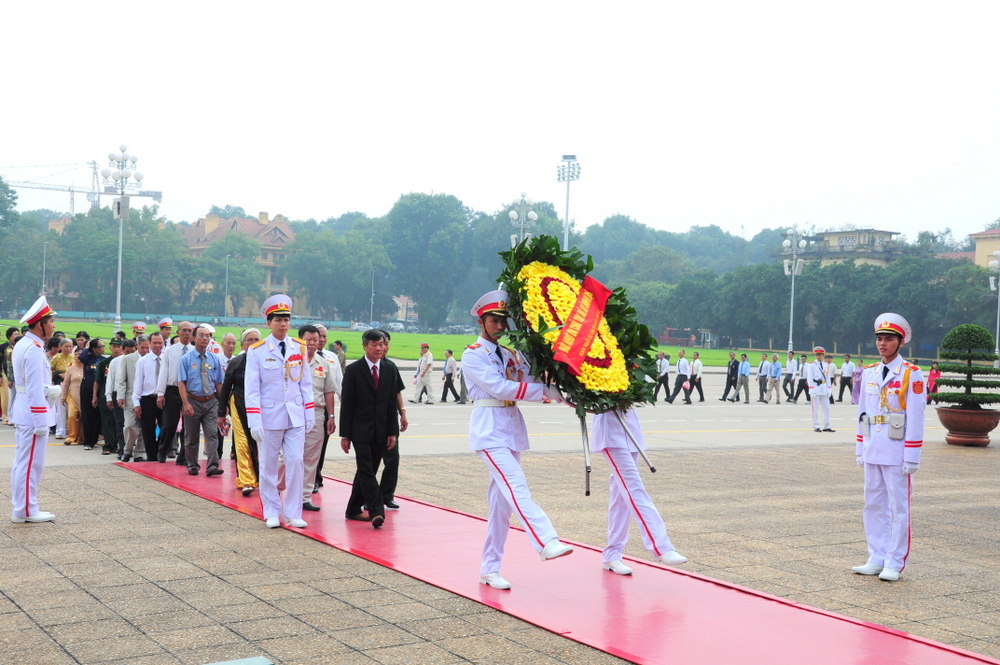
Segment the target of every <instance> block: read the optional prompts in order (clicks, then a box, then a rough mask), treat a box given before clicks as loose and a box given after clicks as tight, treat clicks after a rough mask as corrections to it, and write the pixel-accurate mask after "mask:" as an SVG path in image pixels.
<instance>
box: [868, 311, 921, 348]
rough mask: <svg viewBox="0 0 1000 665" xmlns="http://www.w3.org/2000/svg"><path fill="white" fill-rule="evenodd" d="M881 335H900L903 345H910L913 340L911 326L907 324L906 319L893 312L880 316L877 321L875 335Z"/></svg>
mask: <svg viewBox="0 0 1000 665" xmlns="http://www.w3.org/2000/svg"><path fill="white" fill-rule="evenodd" d="M879 333H893V334H896V335H899V336H900V337H902V338H903V344H909V343H910V340H911V339H912V338H913V331H912V330H911V329H910V324H909V323H907V322H906V319H904V318H903V317H901V316H900V315H899V314H893V313H892V312H886V313H885V314H879V315H878V318H877V319H875V334H876V335H877V334H879Z"/></svg>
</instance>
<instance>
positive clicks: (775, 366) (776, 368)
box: [768, 360, 781, 379]
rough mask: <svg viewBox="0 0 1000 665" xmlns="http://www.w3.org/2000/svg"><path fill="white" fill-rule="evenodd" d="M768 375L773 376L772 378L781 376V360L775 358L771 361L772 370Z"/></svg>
mask: <svg viewBox="0 0 1000 665" xmlns="http://www.w3.org/2000/svg"><path fill="white" fill-rule="evenodd" d="M768 376H769V377H771V378H772V379H780V378H781V361H779V360H775V361H774V362H772V363H771V371H770V372H768Z"/></svg>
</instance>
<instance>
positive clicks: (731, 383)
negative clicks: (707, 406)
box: [722, 375, 740, 399]
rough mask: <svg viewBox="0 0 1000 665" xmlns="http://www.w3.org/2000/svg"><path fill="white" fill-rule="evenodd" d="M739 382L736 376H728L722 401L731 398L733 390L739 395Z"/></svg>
mask: <svg viewBox="0 0 1000 665" xmlns="http://www.w3.org/2000/svg"><path fill="white" fill-rule="evenodd" d="M736 384H737V381H736V377H735V376H729V375H726V390H725V391H724V392H723V393H722V399H728V398H729V391H730V390H732V391H733V392H734V393H739V391H740V389H739V388H737V387H736Z"/></svg>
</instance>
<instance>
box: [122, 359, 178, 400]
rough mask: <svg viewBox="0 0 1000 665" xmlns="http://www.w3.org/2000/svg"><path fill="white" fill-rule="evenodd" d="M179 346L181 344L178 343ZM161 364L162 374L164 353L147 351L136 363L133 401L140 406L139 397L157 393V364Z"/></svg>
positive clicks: (161, 371) (162, 372)
mask: <svg viewBox="0 0 1000 665" xmlns="http://www.w3.org/2000/svg"><path fill="white" fill-rule="evenodd" d="M178 346H180V345H179V344H178ZM157 365H159V366H160V375H161V376H162V375H163V374H164V373H165V372H164V370H163V354H162V353H161V354H160V355H156V354H155V353H152V352H150V353H147V354H146V355H144V356H143V357H142V358H139V360H138V362H136V364H135V384H133V386H132V403H133V404H135V405H136V406H139V398H141V397H143V396H145V395H154V394H156V366H157Z"/></svg>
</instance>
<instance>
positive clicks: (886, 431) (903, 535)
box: [823, 313, 926, 582]
mask: <svg viewBox="0 0 1000 665" xmlns="http://www.w3.org/2000/svg"><path fill="white" fill-rule="evenodd" d="M912 336H913V334H912V332H911V330H910V324H909V323H907V322H906V319H904V318H903V317H901V316H900V315H899V314H892V313H886V314H882V315H881V316H879V317H878V318H877V319H875V346H876V348H877V349H878V354H879V355H880V356H881V357H882V359H881V361H879V362H877V363H872V364H871V365H866V366H865V368H864V369H863V370H862V372H861V377H860V379H859V382H860V383H861V395H860V399H859V400H858V432H857V434H858V443H857V447H856V454H857V462H858V466H860V467H862V468H864V470H865V512H864V518H865V536H866V538H867V539H868V563H866V564H865V565H863V566H856V567H855V568H854V572H856V573H859V574H861V575H878V577H879V579H880V580H886V581H887V582H894V581H896V580H898V579H899V574H900V573H901V572H902V571H903V568H904V567H905V566H906V559H907V557H908V556H909V554H910V490H911V488H912V485H913V477H912V476H913V474H914V473H916V471H917V469H919V468H920V451H921V448H922V447H923V444H924V406H925V404H926V402H925V400H924V392H925V390H924V388H925V385H924V375H923V372H921V371H920V368H919V367H917V366H916V365H914V364H912V363H908V362H905V361H904V360H903V358H902V356H900V355H899V349H900V348H901V347H902V346H903V345H904V344H906V343H908V342H909V341H910V338H911V337H912ZM823 401H826V400H823Z"/></svg>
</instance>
